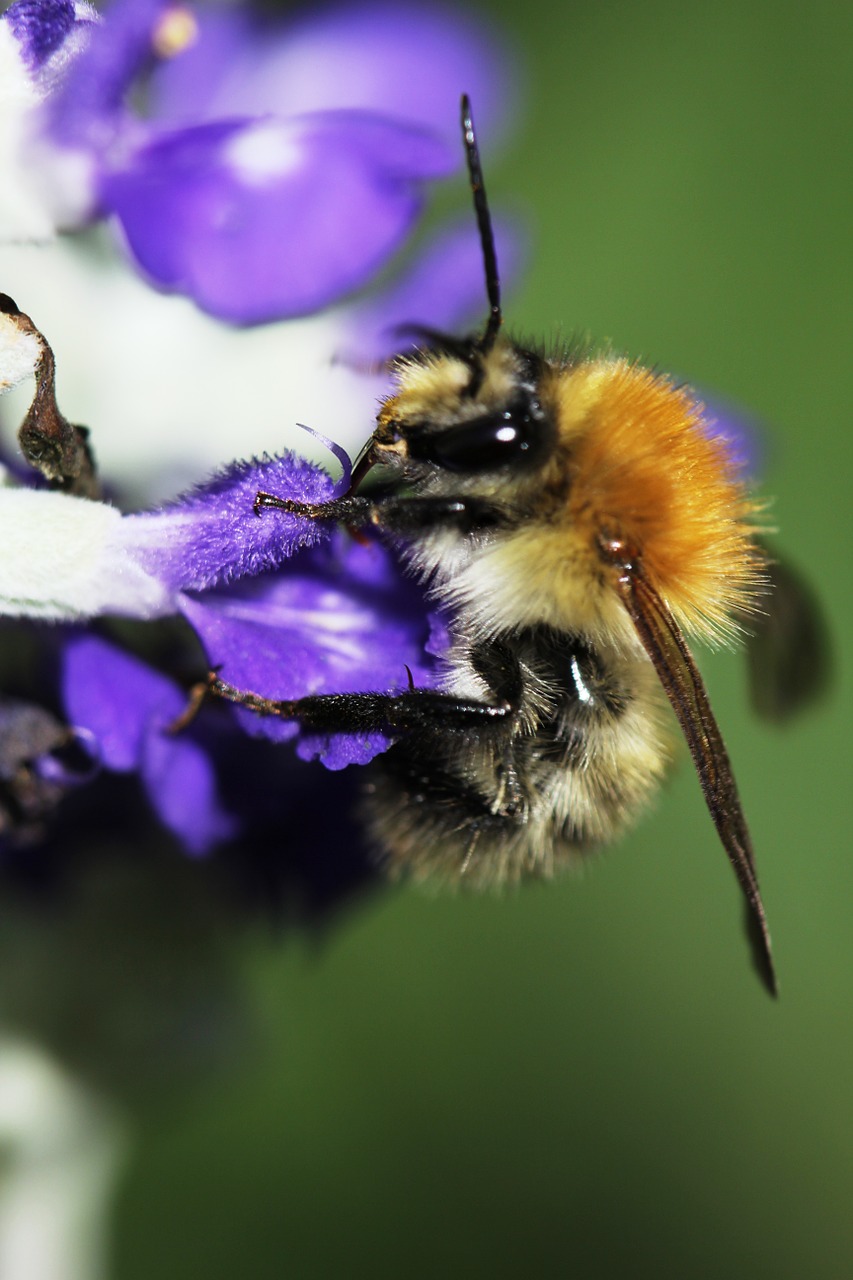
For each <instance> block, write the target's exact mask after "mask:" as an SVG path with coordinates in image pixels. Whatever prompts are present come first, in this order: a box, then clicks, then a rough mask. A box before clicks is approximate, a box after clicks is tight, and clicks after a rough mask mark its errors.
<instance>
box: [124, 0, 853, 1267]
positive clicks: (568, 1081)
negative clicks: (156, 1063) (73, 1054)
mask: <svg viewBox="0 0 853 1280" xmlns="http://www.w3.org/2000/svg"><path fill="white" fill-rule="evenodd" d="M482 12H483V20H484V22H485V21H494V22H496V23H499V24H502V26H503V29H504V31H505V32H507V33H508V34H509V38H510V40H511V42H512V44H513V45H516V44H517V45H518V46H519V47H520V49H521V51H522V54H523V58H524V78H525V81H526V108H525V110H524V113H523V114H522V115H521V117H520V119H519V122H518V127H517V129H516V132H515V135H514V137H513V139H512V141H511V143H510V145H509V147H507V148H506V149H505V150H504V151H503V152H502V153H501V154H500V155H497V156H491V155H488V154H487V155H486V156H485V164H486V173H487V179H488V182H489V187H490V194H491V197H492V201H493V203H494V204H495V206H497V207H500V206H507V205H510V206H512V207H516V208H521V209H522V210H524V211H525V212H526V214H527V216H528V217H529V219H530V222H531V227H532V233H531V253H530V268H529V273H528V274H527V276H526V280H525V283H524V286H523V288H521V289H520V290H519V291H518V292H517V293H516V294H515V296H514V297H512V298H511V299H510V300H509V302H508V307H507V310H508V318H509V321H510V323H511V325H512V326H513V327H516V328H517V329H518V330H520V331H521V332H522V333H524V334H525V335H526V334H541V335H542V336H544V337H549V336H554V337H556V336H559V335H566V334H571V333H573V332H576V331H581V332H585V331H589V332H590V333H592V334H595V335H597V336H599V337H602V338H608V339H612V341H613V343H614V345H616V346H617V347H618V348H621V349H624V350H626V351H628V352H631V353H633V354H635V355H638V356H641V357H643V358H644V359H646V360H648V361H649V362H652V363H655V364H657V365H659V366H660V367H662V368H665V369H669V370H673V371H677V372H678V373H679V374H681V375H683V376H685V377H687V378H689V379H690V380H691V381H694V382H696V383H698V384H699V385H700V386H702V387H703V388H704V389H707V390H713V391H714V392H715V393H717V394H719V395H720V396H721V397H724V398H726V399H728V400H731V401H734V402H735V403H738V404H741V405H743V406H747V407H748V408H749V409H750V410H751V411H753V412H754V413H755V415H756V416H757V418H758V419H759V420H760V421H761V422H763V423H765V424H766V432H765V435H764V442H765V455H766V456H765V462H764V487H765V488H766V491H767V492H768V493H770V494H773V495H775V503H774V507H773V518H774V520H775V521H776V522H777V523H778V525H779V528H780V530H781V533H780V538H779V544H780V546H783V547H784V548H785V550H786V551H787V552H788V553H789V555H790V557H791V558H792V560H793V561H794V562H795V563H796V564H797V565H798V566H799V567H800V568H802V569H803V570H804V571H805V572H806V573H807V574H808V576H809V578H810V579H811V581H812V582H813V584H814V585H815V587H816V588H817V590H818V591H819V593H820V596H821V598H822V600H823V602H824V605H825V607H826V609H827V611H828V614H829V616H830V621H831V628H832V634H833V638H834V644H835V648H836V661H837V667H838V670H837V674H836V681H835V687H834V690H833V692H832V695H831V697H830V698H829V699H828V700H827V702H826V703H825V704H824V705H822V706H821V707H819V708H818V709H816V710H815V711H814V712H812V713H809V714H808V715H806V716H804V717H803V719H802V720H800V721H798V722H796V723H795V724H794V725H793V726H792V727H790V728H788V729H787V730H785V731H784V732H782V731H777V730H774V729H772V728H768V727H767V726H765V725H762V724H761V723H759V722H757V721H756V720H755V719H754V718H753V717H752V716H751V714H750V712H749V708H748V705H747V700H746V690H745V679H744V670H743V663H742V660H741V659H740V658H739V657H737V656H734V655H728V654H724V655H702V662H703V668H704V670H705V673H706V676H707V680H708V684H709V687H710V691H711V695H712V699H713V701H714V704H715V708H716V711H717V715H718V718H719V721H720V723H721V725H722V727H723V731H724V734H725V736H726V739H727V742H728V745H729V750H730V753H731V755H732V758H733V761H734V764H735V767H736V771H737V775H738V779H739V784H740V789H741V793H742V796H743V799H744V803H745V807H746V810H747V814H748V817H749V820H750V824H751V827H752V832H753V837H754V842H755V846H756V851H757V857H758V861H759V869H760V873H761V880H762V887H763V891H764V896H765V902H766V905H767V910H768V913H769V916H770V921H771V925H772V929H773V936H774V942H775V947H776V956H777V963H778V969H779V974H780V982H781V989H782V994H781V998H780V1000H779V1002H778V1003H776V1004H774V1003H773V1002H772V1001H771V1000H769V999H768V997H767V996H766V995H765V993H764V992H763V990H762V989H761V988H760V986H759V984H758V981H757V980H756V978H755V976H754V974H753V973H752V971H751V969H750V966H749V963H748V959H747V954H746V948H745V944H744V941H743V938H742V935H741V911H740V903H739V901H738V892H737V888H736V885H735V882H734V877H733V876H732V874H731V871H730V869H729V868H728V866H727V864H726V860H725V857H724V855H723V853H722V851H721V849H720V848H719V845H718V842H717V839H716V836H715V834H714V831H713V829H712V826H711V823H710V821H709V819H708V817H707V815H706V813H705V812H704V809H703V804H702V799H701V795H700V791H699V786H698V783H697V781H696V778H695V776H694V775H693V773H692V771H691V769H690V768H689V766H688V765H687V762H686V761H685V762H683V763H682V766H681V768H680V769H679V771H678V772H677V775H676V776H675V777H674V779H673V781H672V783H671V785H669V787H668V788H667V790H666V793H665V795H664V796H663V797H662V799H661V802H660V804H659V806H658V808H657V810H656V811H655V812H654V813H653V814H652V815H651V817H650V818H649V819H648V820H646V821H645V822H644V823H643V824H642V825H641V827H640V828H639V830H638V831H637V832H636V833H635V834H634V835H632V836H631V837H630V838H629V839H627V840H625V841H624V842H623V843H622V844H621V845H620V847H618V848H616V849H613V850H612V851H611V852H609V853H608V854H607V855H606V856H605V857H603V858H602V859H600V860H599V861H597V862H595V864H594V865H592V866H590V867H589V869H588V871H587V872H586V873H585V874H583V875H582V876H578V877H573V878H569V879H565V880H562V881H561V882H559V883H557V884H554V885H550V886H541V887H533V888H530V889H526V890H524V891H523V892H521V893H519V894H517V895H511V896H509V897H506V898H504V899H498V898H482V899H472V898H469V897H463V898H459V899H451V898H447V897H441V896H436V897H431V896H428V895H426V894H424V893H422V892H415V891H409V890H403V891H400V890H397V891H393V892H387V893H380V894H377V895H375V896H372V897H368V898H366V899H365V900H364V901H363V902H361V903H359V904H356V906H355V907H354V908H351V909H350V910H349V911H348V912H347V913H346V914H345V916H344V918H343V919H341V920H338V921H337V923H336V926H335V927H334V928H333V929H332V930H330V931H329V932H328V934H327V935H326V936H324V937H321V938H319V939H318V938H316V937H309V936H307V935H303V936H301V937H300V936H299V935H292V934H291V935H290V936H289V937H288V938H287V939H286V940H284V941H276V940H275V939H273V938H271V937H269V936H267V935H265V934H263V933H261V932H260V931H258V932H256V933H254V934H251V935H249V936H246V937H244V938H243V940H242V941H241V942H240V943H239V946H238V953H239V954H238V956H237V962H238V964H239V966H240V970H241V977H242V979H243V980H245V982H246V984H247V986H248V989H249V993H250V1012H249V1019H248V1020H249V1024H250V1026H251V1028H252V1031H251V1034H250V1035H249V1037H248V1044H247V1045H246V1046H245V1047H244V1048H243V1049H242V1050H241V1051H240V1053H239V1054H238V1055H237V1056H236V1058H235V1060H234V1061H233V1063H232V1064H231V1066H229V1067H227V1068H226V1069H221V1070H219V1071H217V1072H215V1073H210V1074H207V1073H205V1074H200V1075H199V1077H198V1079H197V1080H192V1082H191V1083H192V1087H191V1088H187V1087H186V1085H187V1081H186V1079H184V1082H183V1085H182V1087H180V1088H177V1087H176V1088H174V1089H170V1088H169V1087H165V1088H164V1090H163V1091H162V1093H160V1094H158V1095H157V1096H155V1097H152V1096H148V1097H147V1098H146V1100H145V1101H144V1103H140V1104H138V1106H137V1107H136V1108H135V1109H134V1115H133V1116H132V1119H131V1130H130V1132H131V1144H130V1147H129V1154H128V1162H127V1166H126V1171H125V1175H124V1177H123V1180H122V1182H121V1185H120V1188H119V1192H118V1198H117V1203H116V1213H115V1237H114V1245H113V1248H114V1274H115V1276H116V1277H118V1280H150V1277H152V1276H155V1275H156V1276H158V1277H160V1280H178V1278H179V1277H186V1276H205V1277H207V1280H225V1278H226V1277H231V1276H235V1275H238V1274H239V1275H245V1276H251V1277H253V1278H256V1280H264V1278H266V1277H281V1276H284V1275H288V1276H298V1277H314V1276H317V1277H322V1276H329V1275H338V1274H340V1275H356V1276H361V1275H365V1276H366V1275H372V1276H397V1275H406V1276H410V1277H411V1276H414V1277H421V1276H423V1277H426V1276H433V1275H436V1274H439V1273H448V1274H451V1275H461V1274H469V1273H470V1274H474V1275H477V1274H490V1275H494V1276H515V1275H519V1274H532V1275H552V1274H553V1275H558V1274H559V1275H577V1276H582V1277H585V1278H586V1277H609V1276H625V1275H631V1276H640V1277H645V1276H649V1277H651V1276H662V1275H663V1276H678V1277H681V1276H688V1277H701V1276H714V1277H733V1276H734V1277H737V1276H741V1275H747V1274H772V1275H775V1276H776V1277H792V1278H793V1277H797V1278H799V1277H803V1276H809V1277H816V1276H820V1277H840V1276H845V1275H849V1274H851V1273H853V1020H851V1006H853V858H851V847H850V845H851V840H850V828H851V823H850V818H851V791H853V788H851V782H850V739H851V735H850V732H849V727H848V726H849V724H850V722H851V705H850V688H849V680H848V670H849V665H848V664H847V663H846V662H845V656H844V655H845V651H846V650H847V649H848V642H849V636H850V633H851V629H853V621H851V592H850V552H851V537H850V532H851V528H850V515H849V501H850V499H849V476H850V472H851V466H853V447H851V431H850V404H851V401H853V385H851V381H852V380H851V374H850V364H851V351H853V328H852V327H851V305H850V304H851V289H850V284H851V281H850V274H849V265H850V256H849V243H850V233H851V212H853V209H851V200H850V195H851V191H850V148H849V136H850V122H851V119H853V111H851V106H853V104H851V101H850V98H851V93H850V86H851V70H853V67H851V58H852V57H853V39H851V37H853V30H851V27H852V26H853V23H851V15H850V11H849V9H848V10H846V11H845V9H844V8H842V6H839V5H838V4H836V3H834V2H833V3H831V2H829V0H819V2H818V3H813V4H811V5H808V6H805V7H804V6H802V5H794V4H792V3H783V4H769V3H767V4H755V3H749V2H748V0H747V2H746V3H744V0H737V2H735V0H730V2H729V3H715V4H713V5H703V4H699V5H696V6H692V7H688V6H685V5H682V4H675V3H667V2H666V0H659V2H658V3H644V4H630V3H599V4H595V3H593V4H588V5H585V6H584V5H576V6H574V7H572V6H570V5H564V6H557V5H552V4H548V3H544V2H540V0H532V2H531V0H528V2H527V3H525V4H519V3H517V2H516V3H512V4H511V3H509V2H508V0H502V2H501V3H499V4H493V5H491V6H490V7H489V8H488V9H483V11H482ZM460 87H462V86H460ZM463 205H464V192H462V193H461V195H460V207H463ZM181 927H182V926H181V922H180V921H179V920H176V921H175V923H174V929H175V931H176V932H180V929H181ZM117 995H118V998H119V999H120V998H121V992H120V982H119V985H118V992H117ZM164 1075H165V1076H166V1077H168V1075H169V1066H168V1063H166V1064H165V1068H164ZM134 1121H135V1122H134Z"/></svg>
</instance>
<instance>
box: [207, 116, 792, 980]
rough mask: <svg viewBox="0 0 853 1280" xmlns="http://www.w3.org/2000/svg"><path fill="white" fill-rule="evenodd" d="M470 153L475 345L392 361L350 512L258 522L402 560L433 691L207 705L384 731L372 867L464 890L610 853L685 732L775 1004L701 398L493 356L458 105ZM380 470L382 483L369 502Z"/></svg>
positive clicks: (585, 358) (746, 571) (647, 374)
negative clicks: (339, 529)
mask: <svg viewBox="0 0 853 1280" xmlns="http://www.w3.org/2000/svg"><path fill="white" fill-rule="evenodd" d="M462 129H463V139H464V146H465V153H466V159H467V164H468V171H469V176H470V182H471V188H472V191H473V196H474V208H475V213H476V218H477V224H478V230H479V237H480V242H481V246H482V252H483V259H484V267H485V278H486V289H487V295H488V303H489V313H488V319H487V322H486V325H485V328H484V331H483V332H482V334H480V335H477V336H474V337H468V338H455V337H450V336H447V335H443V334H440V333H434V332H431V331H424V332H423V333H422V334H421V337H422V339H423V341H422V344H421V345H420V346H418V347H417V348H416V349H414V350H412V351H410V352H408V353H406V354H405V355H403V356H401V357H398V359H397V360H396V362H395V365H394V370H393V372H394V378H395V388H394V391H393V394H391V395H390V396H389V398H387V399H386V400H385V401H384V403H383V404H382V406H381V409H380V412H379V415H378V419H377V422H376V427H375V430H374V432H373V434H372V436H371V438H370V440H369V441H368V443H367V445H366V446H365V449H364V450H363V452H362V454H361V456H360V458H359V460H358V462H357V464H356V466H355V468H354V471H353V479H352V484H351V486H350V488H349V491H348V492H347V494H346V495H345V496H343V497H339V498H336V499H334V500H330V501H328V502H324V503H320V504H315V505H310V504H303V503H299V502H295V501H292V500H289V499H286V498H281V497H277V496H276V495H273V494H268V493H259V494H258V496H257V499H256V503H255V511H256V514H260V513H261V512H263V511H266V510H270V509H280V510H284V511H289V512H294V513H296V514H299V515H302V516H305V517H308V518H310V519H318V520H334V521H337V522H340V523H342V524H343V525H345V526H347V527H348V528H350V529H354V530H358V529H367V528H372V529H375V530H378V531H379V532H380V533H384V534H387V535H391V536H393V537H394V539H395V540H397V541H398V542H402V544H403V546H404V552H403V554H404V555H405V557H406V559H407V561H408V563H409V565H410V566H411V568H412V570H413V571H414V572H415V574H417V575H418V577H419V578H421V579H422V580H424V581H426V582H428V583H429V585H430V589H431V592H432V594H433V596H434V598H435V600H436V601H437V602H438V603H439V604H440V605H441V606H442V608H443V610H444V611H445V613H446V615H447V616H448V618H449V620H450V647H449V650H448V652H447V654H446V656H445V673H444V679H443V683H442V686H441V688H440V689H438V690H421V689H417V688H414V687H410V688H409V689H408V690H407V691H404V692H402V693H397V694H386V693H382V692H377V693H356V694H343V693H342V694H336V695H322V696H313V697H304V698H301V699H298V700H294V701H291V702H273V701H271V700H268V699H265V698H263V697H261V696H259V695H256V694H251V693H247V692H244V691H241V690H239V689H236V688H235V687H234V686H232V685H230V684H228V683H227V682H226V681H224V680H222V679H220V678H219V676H218V675H212V676H211V678H210V687H211V690H212V691H213V692H214V693H216V694H218V695H219V696H220V697H223V698H226V699H228V700H229V701H233V702H237V703H240V704H243V705H246V706H250V707H252V708H254V709H255V710H256V711H259V712H261V713H262V714H269V715H277V716H282V717H284V718H287V719H297V720H299V721H300V722H301V724H302V725H303V726H305V727H306V728H310V729H312V730H316V731H325V732H340V731H348V730H349V731H353V732H359V733H363V732H369V731H373V730H384V731H386V732H389V733H390V734H391V735H392V736H393V737H394V738H395V745H393V746H392V747H391V749H390V750H389V751H388V752H387V753H386V754H385V755H383V756H382V757H380V758H379V759H378V760H376V761H375V762H374V763H373V765H372V766H370V769H371V774H370V781H369V783H368V784H367V794H366V797H365V810H366V820H367V823H368V825H369V829H370V832H371V835H372V837H373V841H374V843H375V846H376V848H377V849H378V850H379V852H380V855H381V857H382V859H383V860H384V861H385V862H386V863H387V865H388V866H389V868H390V869H391V870H392V871H393V872H397V871H401V870H406V871H407V872H409V873H411V874H413V875H414V876H415V877H416V878H420V877H425V876H431V875H433V874H436V873H437V874H439V875H441V876H442V877H444V878H447V879H451V880H455V881H465V882H469V883H472V884H474V885H488V884H493V883H504V882H507V881H510V882H512V881H517V880H520V879H522V878H525V877H528V876H550V875H551V874H552V873H553V872H554V871H556V870H557V869H558V868H559V867H560V866H562V865H564V864H567V863H570V862H572V861H573V860H575V859H577V858H578V857H579V856H581V855H583V853H584V852H585V851H588V850H590V849H592V848H595V847H596V846H599V845H602V844H605V843H607V842H609V841H611V840H613V839H614V838H615V837H617V836H618V835H619V834H620V833H621V832H622V831H623V830H624V829H625V828H626V827H627V826H628V825H629V824H630V823H631V822H633V821H634V819H635V818H636V816H637V815H638V813H639V812H640V811H641V810H642V809H643V808H644V806H646V804H647V803H648V802H649V801H650V800H651V798H652V797H653V795H654V793H655V792H656V790H657V788H658V786H659V784H660V781H661V779H662V777H663V775H664V773H665V771H666V769H667V768H668V766H669V764H670V761H671V758H672V755H673V752H674V747H675V740H676V738H677V735H676V733H675V725H676V723H677V725H678V726H680V729H681V732H682V734H683V736H684V738H685V739H686V741H687V745H688V747H689V750H690V754H691V756H692V759H693V762H694V765H695V767H696V770H697V773H698V776H699V781H700V783H701V787H702V792H703V794H704V797H705V802H706V804H707V807H708V810H709V812H710V814H711V818H712V820H713V822H714V825H715V827H716V829H717V832H718V834H719V837H720V840H721V842H722V844H723V847H724V849H725V851H726V853H727V855H728V857H729V859H730V861H731V863H732V866H733V867H734V870H735V874H736V876H737V879H738V881H739V883H740V886H741V889H742V891H743V894H744V896H745V901H746V908H747V919H748V923H749V934H750V939H751V945H752V953H753V958H754V961H755V963H756V965H757V967H758V970H759V972H760V974H761V976H762V978H763V981H764V983H765V985H766V986H767V988H768V989H769V990H770V991H771V992H773V993H774V994H775V991H776V979H775V975H774V969H773V961H772V956H771V950H770V937H769V933H768V929H767V922H766V917H765V912H764V907H763V904H762V900H761V894H760V892H759V887H758V880H757V876H756V869H755V861H754V857H753V851H752V845H751V842H750V836H749V832H748V829H747V824H746V821H745V818H744V815H743V811H742V808H741V803H740V800H739V798H738V793H737V788H736V786H735V781H734V777H733V774H732V768H731V765H730V763H729V757H728V754H727V752H726V748H725V746H724V744H723V739H722V737H721V735H720V731H719V729H718V727H717V723H716V721H715V719H714V716H713V713H712V711H711V707H710V705H709V701H708V696H707V693H706V691H705V686H704V684H703V681H702V678H701V676H700V674H699V671H698V669H697V667H696V664H695V662H694V660H693V657H692V656H691V653H690V650H689V649H688V646H687V643H686V640H685V635H689V636H691V637H694V638H698V639H700V640H712V641H716V640H719V639H721V638H725V639H731V638H733V637H734V636H736V635H737V633H738V631H739V629H740V622H741V620H742V619H743V618H744V617H747V616H749V615H750V613H751V612H754V611H755V610H756V606H757V602H758V600H759V598H760V596H761V594H762V591H763V590H764V588H765V586H766V581H767V577H768V573H769V568H768V565H767V563H766V558H765V556H764V554H763V552H762V550H761V547H760V543H759V540H758V538H757V518H758V517H759V513H760V507H759V506H758V505H757V503H756V502H755V501H754V500H753V499H752V498H751V497H750V495H749V494H748V492H747V490H746V489H745V487H744V485H743V484H742V482H741V479H740V478H739V475H738V473H737V468H736V466H735V465H734V464H733V462H732V460H731V458H730V456H729V453H728V451H727V447H726V445H725V443H724V442H723V441H722V440H721V439H720V438H718V437H717V436H715V434H714V431H713V429H712V426H711V424H710V423H709V422H708V421H707V419H706V417H705V413H704V409H703V406H702V404H701V403H700V402H699V401H698V399H697V398H696V396H695V395H694V394H693V393H692V392H691V391H690V390H689V389H687V388H685V387H684V386H682V385H679V384H677V383H676V382H674V381H673V380H672V379H670V378H668V377H666V376H665V375H662V374H659V373H656V372H652V371H651V370H649V369H648V368H644V367H643V366H642V365H640V364H637V363H634V362H632V361H630V360H627V359H624V358H622V357H620V356H617V355H613V354H610V353H604V354H598V353H595V352H591V351H585V350H570V351H568V352H565V353H563V354H560V355H558V356H555V355H550V354H545V353H543V352H542V351H540V350H533V349H530V348H528V347H526V346H522V345H518V344H517V343H514V342H512V341H511V340H510V339H509V338H507V337H506V336H505V334H504V332H503V329H502V310H501V300H500V285H499V276H498V268H497V262H496V255H495V245H494V237H493V231H492V225H491V219H490V215H489V209H488V204H487V200H486V194H485V189H484V186H483V178H482V172H481V166H480V158H479V152H478V147H477V142H476V138H475V133H474V127H473V123H472V118H471V110H470V104H469V102H468V100H467V98H463V101H462ZM375 467H381V469H382V470H381V471H380V472H379V473H378V474H380V475H384V477H385V483H384V484H383V485H382V486H380V487H379V489H377V490H376V491H375V492H373V493H371V492H370V490H368V491H367V492H366V493H365V492H363V491H361V490H362V482H363V481H364V478H365V476H366V475H367V474H368V472H370V471H372V470H373V468H375ZM410 683H411V682H410ZM667 702H668V703H669V708H668V707H667ZM670 709H671V711H670ZM671 712H674V713H675V717H674V721H673V716H672V714H671Z"/></svg>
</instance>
